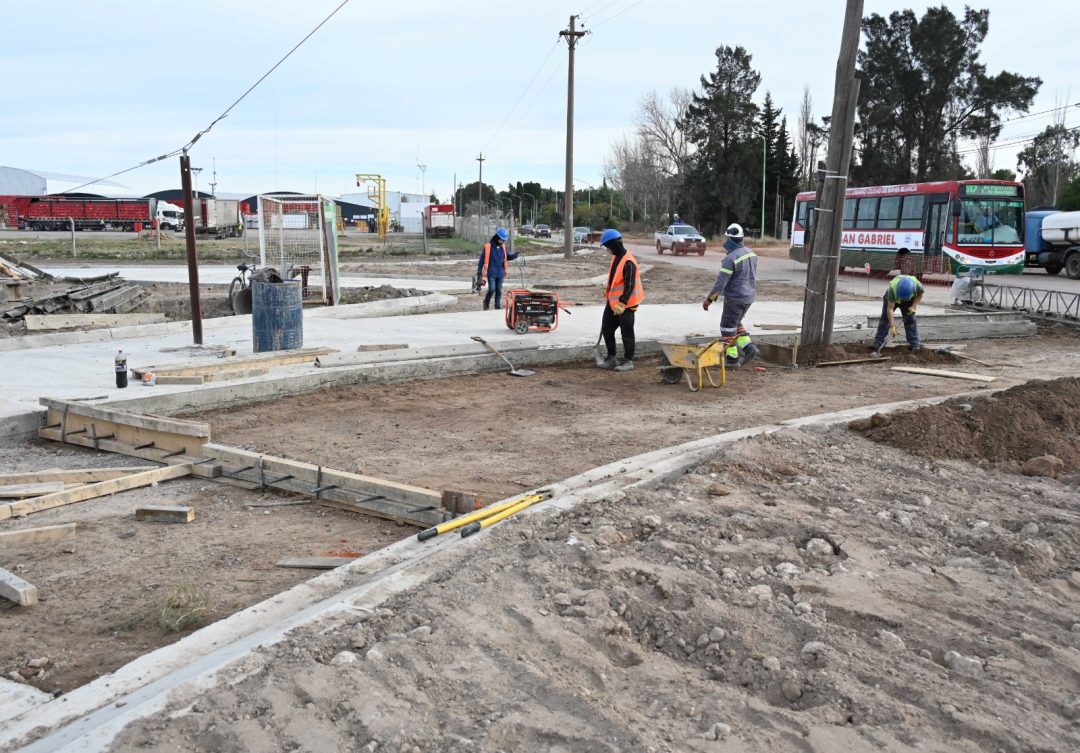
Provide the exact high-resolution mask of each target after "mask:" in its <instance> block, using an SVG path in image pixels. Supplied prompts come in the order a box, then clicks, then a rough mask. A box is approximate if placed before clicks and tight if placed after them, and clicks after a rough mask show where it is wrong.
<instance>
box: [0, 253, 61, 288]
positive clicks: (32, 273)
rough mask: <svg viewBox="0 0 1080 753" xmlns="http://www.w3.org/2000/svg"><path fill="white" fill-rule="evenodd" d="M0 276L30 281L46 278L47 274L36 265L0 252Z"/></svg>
mask: <svg viewBox="0 0 1080 753" xmlns="http://www.w3.org/2000/svg"><path fill="white" fill-rule="evenodd" d="M0 278H7V279H10V280H20V281H23V280H25V281H27V282H30V281H31V280H47V279H49V275H48V274H46V273H45V272H42V271H41V270H40V269H38V268H37V267H34V266H32V265H30V264H27V263H25V262H21V261H18V260H17V259H13V258H11V257H10V256H7V255H5V254H0Z"/></svg>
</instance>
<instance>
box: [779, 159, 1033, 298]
mask: <svg viewBox="0 0 1080 753" xmlns="http://www.w3.org/2000/svg"><path fill="white" fill-rule="evenodd" d="M816 198H817V194H816V193H815V192H813V191H808V192H805V193H800V194H799V195H798V196H797V197H796V199H795V217H794V221H793V222H792V226H791V227H792V232H791V249H790V251H789V256H790V257H791V258H792V259H794V260H796V261H800V262H803V263H805V262H806V261H807V260H808V255H807V251H808V249H807V248H806V245H805V244H807V243H808V242H809V240H810V233H809V230H810V229H811V226H812V224H813V222H814V219H815V215H814V205H815V201H816ZM901 250H906V251H907V252H909V255H908V256H907V257H906V261H905V262H904V264H903V266H904V268H903V269H901V270H900V271H902V272H904V273H907V274H916V275H919V276H920V277H921V276H922V275H934V274H943V275H950V274H955V273H956V272H959V271H964V270H969V269H972V268H978V269H981V270H983V272H984V273H986V274H1021V273H1022V272H1023V271H1024V186H1023V184H1021V183H1016V182H1013V181H1002V180H946V181H938V182H936V183H908V184H905V185H899V186H871V187H868V188H849V189H848V190H847V194H846V196H845V200H844V236H843V241H842V242H841V246H840V268H841V269H843V268H845V267H857V268H860V269H861V268H865V267H866V265H867V264H869V265H870V269H871V270H873V271H878V272H889V271H891V270H893V269H899V268H900V266H899V265H898V263H897V253H898V252H900V251H901Z"/></svg>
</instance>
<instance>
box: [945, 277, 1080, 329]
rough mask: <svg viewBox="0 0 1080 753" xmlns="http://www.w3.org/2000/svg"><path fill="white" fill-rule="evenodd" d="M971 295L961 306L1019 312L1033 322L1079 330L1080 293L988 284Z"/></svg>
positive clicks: (977, 287) (974, 289)
mask: <svg viewBox="0 0 1080 753" xmlns="http://www.w3.org/2000/svg"><path fill="white" fill-rule="evenodd" d="M971 292H972V295H971V298H970V300H964V301H963V303H964V304H965V305H968V306H972V307H974V308H993V309H997V310H1003V311H1022V312H1024V314H1025V315H1026V316H1028V317H1031V318H1033V319H1042V320H1045V321H1052V322H1060V323H1063V324H1071V325H1074V326H1080V293H1066V292H1063V291H1060V290H1039V289H1037V288H1021V287H1014V286H1012V285H987V284H982V285H976V286H973V289H972V291H971ZM980 293H981V294H980Z"/></svg>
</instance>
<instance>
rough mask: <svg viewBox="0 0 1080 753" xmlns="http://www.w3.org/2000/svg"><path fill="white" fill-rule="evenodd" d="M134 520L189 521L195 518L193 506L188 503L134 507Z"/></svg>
mask: <svg viewBox="0 0 1080 753" xmlns="http://www.w3.org/2000/svg"><path fill="white" fill-rule="evenodd" d="M135 520H149V521H152V522H155V523H190V522H191V521H193V520H195V508H194V507H192V506H190V505H143V506H142V507H136V508H135Z"/></svg>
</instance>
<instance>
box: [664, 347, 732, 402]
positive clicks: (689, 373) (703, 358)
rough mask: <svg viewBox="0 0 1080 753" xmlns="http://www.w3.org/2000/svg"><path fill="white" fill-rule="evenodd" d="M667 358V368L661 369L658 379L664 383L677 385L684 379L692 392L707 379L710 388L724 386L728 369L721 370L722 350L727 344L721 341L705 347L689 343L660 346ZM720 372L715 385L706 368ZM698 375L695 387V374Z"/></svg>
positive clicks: (711, 375)
mask: <svg viewBox="0 0 1080 753" xmlns="http://www.w3.org/2000/svg"><path fill="white" fill-rule="evenodd" d="M660 347H661V348H662V349H663V351H664V356H665V357H666V358H667V365H666V366H661V367H660V378H661V379H662V380H663V381H664V384H678V383H679V382H680V381H681V380H682V378H683V377H684V376H685V377H686V384H687V385H688V386H689V387H690V391H691V392H697V391H698V390H700V389H701V387H702V385H703V384H704V380H705V379H708V380H709V384H710V385H712V386H713V387H723V386H724V385H725V384H726V383H727V369H725V368H724V350H725V349H726V348H727V343H726V342H725V341H724V340H723V339H720V338H717V339H716V340H713V341H712V342H710V343H706V344H705V345H692V344H689V343H660ZM715 368H719V369H720V382H719V383H717V381H716V379H715V378H714V377H713V373H712V372H711V371H709V369H715ZM695 374H696V375H697V382H696V384H695V381H694V375H695Z"/></svg>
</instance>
